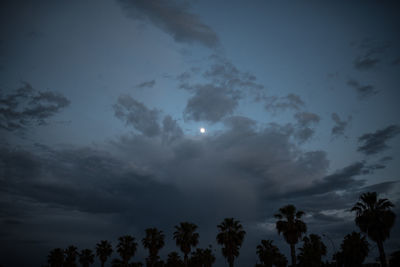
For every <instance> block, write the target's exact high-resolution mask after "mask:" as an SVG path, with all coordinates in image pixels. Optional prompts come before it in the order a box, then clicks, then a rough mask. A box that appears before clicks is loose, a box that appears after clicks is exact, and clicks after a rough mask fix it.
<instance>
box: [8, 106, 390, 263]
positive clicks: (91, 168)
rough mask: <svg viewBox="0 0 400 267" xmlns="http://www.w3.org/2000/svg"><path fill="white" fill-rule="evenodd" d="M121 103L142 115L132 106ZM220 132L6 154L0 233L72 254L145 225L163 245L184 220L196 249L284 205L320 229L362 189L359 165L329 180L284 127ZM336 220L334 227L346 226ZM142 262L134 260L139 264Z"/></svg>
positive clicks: (241, 122) (230, 122) (168, 124)
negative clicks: (159, 234)
mask: <svg viewBox="0 0 400 267" xmlns="http://www.w3.org/2000/svg"><path fill="white" fill-rule="evenodd" d="M122 102H123V101H122ZM128 103H131V105H127V106H128V107H131V106H134V107H135V108H137V107H141V108H140V110H141V111H143V110H145V111H146V112H149V109H148V108H143V107H142V106H141V105H140V104H138V103H137V101H132V99H129V101H128ZM132 103H133V104H132ZM119 104H121V103H119ZM122 105H123V106H125V105H124V104H122ZM130 111H132V109H130ZM310 121H315V119H311V120H310ZM224 123H225V125H226V126H227V129H226V130H225V131H223V132H219V133H217V134H215V135H212V136H211V135H210V136H204V137H202V138H191V137H187V136H184V135H183V134H182V131H181V129H180V127H179V125H178V123H177V122H176V121H175V120H174V119H173V118H171V117H170V116H165V117H164V120H163V121H162V124H161V125H162V126H159V128H160V130H159V132H160V133H159V134H158V135H156V136H153V137H152V138H148V136H147V135H146V132H145V131H143V132H140V133H139V134H129V135H124V136H121V137H120V138H118V139H114V140H113V141H110V142H109V143H105V144H102V145H99V144H98V145H96V146H92V147H63V148H48V147H46V146H43V145H35V146H34V147H32V148H28V147H27V148H24V149H18V148H15V147H7V146H5V147H4V146H3V147H1V151H0V188H1V189H0V191H1V194H0V222H1V223H2V230H1V231H2V232H4V233H7V232H8V233H11V234H9V237H8V238H11V237H13V238H14V239H15V238H16V236H17V237H18V238H17V239H18V240H20V241H18V242H25V241H24V240H36V241H38V242H43V241H46V240H50V239H51V240H54V237H55V236H57V237H58V238H59V239H60V240H66V241H65V242H68V240H71V242H74V244H78V245H79V244H80V242H88V241H90V242H93V244H94V243H95V242H97V241H98V239H101V238H103V236H106V237H105V238H108V237H109V238H110V239H111V240H115V239H116V238H117V237H118V236H119V235H120V234H126V233H131V234H133V235H134V236H136V237H138V238H141V237H142V236H143V229H145V228H147V227H150V226H156V227H159V228H160V229H163V230H164V231H165V232H166V234H167V236H168V238H169V239H170V237H171V235H172V231H173V226H174V225H176V224H177V223H179V222H180V221H187V220H189V221H193V222H195V223H196V224H198V225H199V226H200V234H201V242H203V243H202V244H204V245H208V243H213V242H215V241H214V240H215V233H216V227H215V226H216V224H217V223H219V222H220V221H221V220H222V219H223V218H224V217H227V216H233V217H235V218H238V219H240V220H241V221H242V222H243V223H244V225H245V227H246V230H247V229H250V226H251V225H253V224H257V223H258V222H262V221H264V220H265V219H266V218H269V217H268V216H272V214H273V213H275V212H276V211H277V210H278V208H279V207H281V206H282V205H285V204H288V202H290V203H296V206H298V207H299V208H301V209H305V210H307V211H308V212H314V213H315V221H314V222H315V227H316V228H317V227H318V226H317V225H318V222H322V221H323V220H325V219H327V218H326V217H329V216H333V215H329V214H328V213H326V212H325V210H326V209H333V210H335V209H343V208H348V206H350V205H351V203H353V201H355V200H356V198H357V197H358V196H356V195H354V194H353V192H358V191H357V190H361V189H360V188H362V186H363V185H364V184H365V181H364V180H357V179H356V178H355V177H356V176H358V175H362V174H364V170H365V164H364V163H362V162H357V163H354V164H351V165H349V166H347V167H345V168H343V169H341V170H338V171H337V172H335V173H333V174H330V175H327V170H328V167H329V161H328V159H327V155H326V153H325V152H324V151H304V150H302V149H301V148H300V147H298V146H297V145H296V144H295V143H293V142H292V141H291V140H292V135H293V131H291V130H290V129H289V128H287V127H283V126H279V125H268V126H267V127H260V126H259V125H257V124H256V122H255V121H253V120H251V119H249V118H246V117H242V116H233V117H228V118H225V119H224ZM305 124H307V123H306V122H305ZM145 128H146V127H145ZM165 136H167V137H168V138H171V139H172V140H173V141H170V139H168V138H166V137H165ZM167 139H168V140H167ZM165 140H167V141H168V142H165ZM377 186H378V185H377ZM381 187H382V190H385V188H386V187H385V186H384V185H382V186H381ZM337 190H342V191H344V192H345V193H342V194H338V193H336V191H337ZM350 195H351V196H350ZM204 196H207V197H206V198H205V197H204ZM327 214H328V215H327ZM324 215H325V217H324ZM334 218H336V219H335V220H332V222H331V223H332V224H331V225H330V226H331V227H338V225H339V224H340V225H341V224H342V223H345V221H343V220H340V219H338V217H337V216H336V217H334ZM12 222H17V223H12ZM18 222H23V223H18ZM49 222H51V227H50V225H49ZM149 223H150V225H149ZM310 225H311V222H310ZM312 225H313V226H312V227H314V224H312ZM316 228H315V229H316ZM312 229H314V228H312ZM13 231H17V234H16V233H15V232H13ZM2 232H1V233H2ZM10 235H11V236H10ZM259 235H260V232H259V231H255V230H254V232H252V230H249V234H248V235H247V236H246V243H245V244H244V248H243V258H241V260H244V259H247V258H249V257H250V258H251V257H252V256H249V255H252V254H249V253H250V251H252V252H253V251H254V246H253V243H254V242H256V241H258V240H259ZM274 235H276V233H275V231H274ZM6 239H7V237H5V235H2V239H1V240H2V241H4V240H6ZM7 240H8V239H7ZM171 240H172V239H171ZM53 242H54V241H53ZM168 242H169V241H168ZM93 244H92V243H90V244H89V245H93ZM65 245H68V244H65ZM12 246H13V247H14V246H16V245H15V244H14V243H13V244H12ZM48 246H49V248H48V249H50V248H52V247H55V246H61V245H59V244H58V245H57V244H54V243H51V244H48ZM169 249H174V244H173V242H172V241H171V244H167V247H166V248H165V249H164V250H165V251H168V250H169ZM245 251H248V252H245ZM42 253H43V252H42ZM246 253H247V254H246ZM144 256H145V252H143V254H140V253H139V255H138V259H140V258H141V257H144ZM246 257H247V258H246Z"/></svg>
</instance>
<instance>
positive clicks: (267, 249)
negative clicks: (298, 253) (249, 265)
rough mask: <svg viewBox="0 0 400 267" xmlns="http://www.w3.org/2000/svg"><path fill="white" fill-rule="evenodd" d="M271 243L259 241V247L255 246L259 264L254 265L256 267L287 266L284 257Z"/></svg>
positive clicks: (270, 241)
mask: <svg viewBox="0 0 400 267" xmlns="http://www.w3.org/2000/svg"><path fill="white" fill-rule="evenodd" d="M272 242H273V241H272V240H261V245H258V246H257V255H258V258H259V259H260V262H261V264H257V265H256V266H257V267H272V266H277V267H285V266H286V265H287V259H286V257H285V256H284V255H283V254H281V253H280V251H279V249H278V247H277V246H275V245H273V244H272Z"/></svg>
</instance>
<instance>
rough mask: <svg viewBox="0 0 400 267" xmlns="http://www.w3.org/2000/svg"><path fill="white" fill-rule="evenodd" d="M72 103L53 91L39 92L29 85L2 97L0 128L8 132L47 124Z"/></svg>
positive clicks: (0, 98)
mask: <svg viewBox="0 0 400 267" xmlns="http://www.w3.org/2000/svg"><path fill="white" fill-rule="evenodd" d="M69 104H70V101H69V100H68V99H67V98H66V97H64V96H63V95H61V94H59V93H56V92H52V91H39V90H36V89H34V88H33V87H32V86H31V85H30V84H29V83H24V85H23V86H22V87H20V88H18V89H17V90H15V92H13V93H10V94H7V95H4V96H2V95H0V128H2V129H5V130H7V131H14V130H18V129H24V128H26V127H27V126H30V125H43V124H47V123H48V121H47V119H48V118H50V117H52V116H54V115H55V114H57V113H59V112H60V111H61V110H62V109H64V108H65V107H67V106H68V105H69Z"/></svg>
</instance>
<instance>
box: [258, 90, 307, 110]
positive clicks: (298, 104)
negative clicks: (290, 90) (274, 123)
mask: <svg viewBox="0 0 400 267" xmlns="http://www.w3.org/2000/svg"><path fill="white" fill-rule="evenodd" d="M264 101H265V106H264V107H265V109H266V110H267V111H270V112H272V113H273V114H275V113H277V112H282V111H286V110H287V109H292V110H300V109H302V108H303V107H304V106H305V105H304V102H303V100H302V99H301V97H300V96H299V95H296V94H288V95H287V96H284V97H277V96H271V97H265V98H264Z"/></svg>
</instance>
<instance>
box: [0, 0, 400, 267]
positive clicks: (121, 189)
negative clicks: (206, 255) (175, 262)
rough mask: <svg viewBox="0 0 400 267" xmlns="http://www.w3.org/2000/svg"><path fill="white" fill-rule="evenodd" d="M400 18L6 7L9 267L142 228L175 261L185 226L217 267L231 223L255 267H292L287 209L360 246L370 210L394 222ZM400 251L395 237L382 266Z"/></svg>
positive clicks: (4, 174) (218, 8) (116, 5)
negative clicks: (193, 228) (279, 222)
mask: <svg viewBox="0 0 400 267" xmlns="http://www.w3.org/2000/svg"><path fill="white" fill-rule="evenodd" d="M399 14H400V5H399V4H395V3H394V2H390V1H266V0H265V1H261V0H259V1H256V0H252V1H222V0H221V1H199V0H196V1H167V0H147V1H146V0H138V1H135V0H120V1H113V0H102V1H98V0H88V1H50V0H49V1H1V6H0V21H1V22H0V136H1V138H0V263H2V264H5V266H40V265H41V264H45V263H46V261H47V254H48V251H49V250H50V249H53V248H56V247H62V248H65V247H66V246H68V245H70V244H74V245H76V246H77V247H78V248H79V249H83V248H91V249H93V248H94V246H95V244H96V243H97V242H98V241H100V240H102V239H108V240H110V241H113V245H116V243H117V238H118V237H119V236H121V235H125V234H130V235H133V236H134V237H135V238H136V239H137V241H140V240H141V239H142V238H143V237H144V234H145V233H144V230H145V229H146V228H148V227H157V228H159V229H161V230H163V231H164V232H165V234H166V246H165V247H164V248H163V249H162V250H161V252H160V254H161V257H162V258H165V257H166V255H167V254H168V253H169V252H171V251H179V248H177V247H176V245H175V242H174V240H173V239H172V233H173V231H174V226H175V225H177V224H179V223H180V222H183V221H189V222H193V223H196V224H197V225H198V226H199V229H198V231H199V234H200V243H199V246H198V247H202V248H205V247H207V246H208V244H212V245H213V249H215V253H216V255H217V264H216V266H224V263H225V261H224V258H223V257H222V255H221V251H220V246H218V245H217V244H216V241H215V236H216V233H217V228H216V225H217V224H219V223H220V222H221V221H222V220H223V219H224V218H226V217H234V218H236V219H238V220H240V221H241V223H242V224H243V226H244V228H245V230H246V232H247V234H246V236H245V241H244V244H243V247H242V249H241V252H240V257H239V258H238V260H237V266H239V267H248V266H254V264H255V263H256V260H257V256H256V253H255V252H256V246H257V244H258V243H259V242H260V240H261V239H273V240H274V244H276V245H277V246H278V247H279V248H280V250H281V251H282V253H284V254H286V255H289V246H288V245H287V244H286V243H285V242H284V240H283V238H282V236H279V235H278V233H277V231H276V229H275V222H276V219H275V218H274V217H273V215H274V214H275V213H276V212H277V211H278V209H279V208H280V207H282V206H284V205H286V204H294V205H295V206H296V207H297V208H298V209H300V210H303V211H305V212H306V216H305V217H304V220H305V222H306V223H307V226H308V234H309V233H316V234H320V235H322V234H325V235H328V236H329V238H331V239H332V240H333V242H334V245H335V247H336V248H339V246H340V243H341V241H342V240H343V237H344V236H345V235H346V234H348V233H350V232H351V231H353V230H357V231H358V228H357V227H356V226H355V224H354V216H355V214H352V213H351V212H349V208H351V207H352V206H353V205H354V204H355V202H356V201H357V199H358V197H359V195H360V194H361V193H363V192H367V191H376V192H378V193H379V194H380V196H381V197H386V198H389V199H390V200H391V201H392V202H393V203H394V204H395V205H396V206H395V208H394V212H395V213H396V214H397V215H398V216H399V215H400V183H399V182H400V177H399V172H400V138H399V136H400V135H399V133H400V119H399V114H400V106H399V100H400V93H399V92H400V91H399V89H400V88H399V85H400V49H399V48H400V34H399V29H400V17H399ZM201 128H204V129H205V132H204V133H202V132H200V129H201ZM323 241H324V243H325V244H326V246H327V248H328V250H329V253H328V257H327V258H326V259H329V260H331V255H332V252H333V246H332V244H331V242H330V241H329V240H328V239H327V238H323ZM370 243H371V252H370V256H369V257H370V258H371V259H374V258H375V257H377V256H378V249H377V248H376V246H375V247H374V245H375V244H374V243H373V242H372V241H370ZM399 248H400V224H398V223H397V225H395V227H394V228H393V229H392V233H391V238H390V239H389V240H388V241H386V242H385V249H386V251H387V253H388V254H390V252H392V251H393V250H396V249H399ZM146 256H147V251H145V250H144V249H143V247H142V246H141V245H140V246H139V250H138V252H137V254H136V255H135V257H134V260H136V261H139V260H140V261H143V260H144V258H145V257H146ZM114 257H116V254H114V255H113V258H114Z"/></svg>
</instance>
